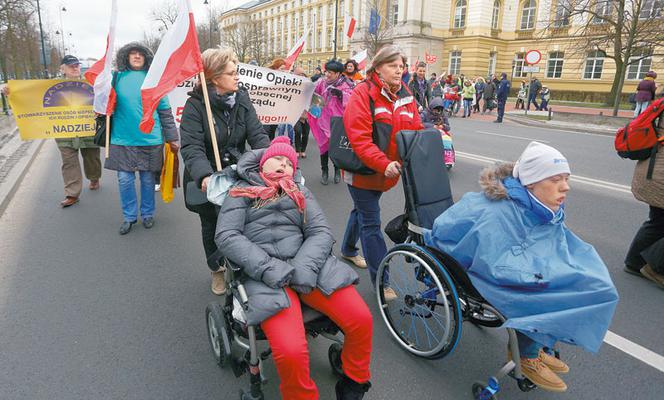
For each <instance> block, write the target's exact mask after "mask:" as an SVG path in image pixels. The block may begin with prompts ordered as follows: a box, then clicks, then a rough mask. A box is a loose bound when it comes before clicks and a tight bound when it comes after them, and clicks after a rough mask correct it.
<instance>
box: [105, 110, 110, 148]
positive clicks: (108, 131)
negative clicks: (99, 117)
mask: <svg viewBox="0 0 664 400" xmlns="http://www.w3.org/2000/svg"><path fill="white" fill-rule="evenodd" d="M110 145H111V116H110V115H109V114H108V113H107V114H106V150H105V151H106V158H108V153H109V149H108V148H109V147H110Z"/></svg>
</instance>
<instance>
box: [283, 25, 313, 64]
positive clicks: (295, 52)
mask: <svg viewBox="0 0 664 400" xmlns="http://www.w3.org/2000/svg"><path fill="white" fill-rule="evenodd" d="M308 35H309V29H306V30H305V31H304V35H302V37H301V38H300V39H299V40H298V41H297V42H295V46H293V48H292V49H290V51H289V52H288V55H287V56H286V64H285V65H286V70H287V71H290V69H291V67H292V66H293V64H295V60H297V57H298V56H299V55H300V53H301V52H302V50H303V49H304V41H305V39H306V38H307V36H308Z"/></svg>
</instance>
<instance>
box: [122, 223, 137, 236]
mask: <svg viewBox="0 0 664 400" xmlns="http://www.w3.org/2000/svg"><path fill="white" fill-rule="evenodd" d="M135 223H136V221H124V222H123V223H122V225H120V235H126V234H128V233H129V231H130V230H131V226H132V225H134V224H135Z"/></svg>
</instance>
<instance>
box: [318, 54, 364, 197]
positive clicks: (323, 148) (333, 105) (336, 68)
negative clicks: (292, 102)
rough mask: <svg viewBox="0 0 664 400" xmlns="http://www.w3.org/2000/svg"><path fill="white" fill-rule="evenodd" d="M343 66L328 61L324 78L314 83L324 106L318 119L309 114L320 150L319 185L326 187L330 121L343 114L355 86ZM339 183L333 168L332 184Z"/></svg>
mask: <svg viewBox="0 0 664 400" xmlns="http://www.w3.org/2000/svg"><path fill="white" fill-rule="evenodd" d="M343 71H344V66H343V64H341V63H340V62H339V61H336V60H330V61H328V62H327V64H325V78H324V79H320V80H319V81H318V82H317V83H316V88H315V89H314V93H315V94H317V95H319V96H320V97H321V98H322V99H323V101H324V104H325V105H324V106H323V109H322V111H321V114H320V116H319V117H318V118H316V117H314V116H312V115H311V114H309V116H308V118H309V126H310V127H311V132H312V134H313V135H314V138H315V139H316V142H317V143H318V148H319V150H320V167H321V172H322V177H321V180H320V183H322V184H323V185H327V183H328V179H329V169H328V167H329V157H328V147H329V144H330V119H331V118H332V117H340V116H342V115H343V113H344V109H345V108H346V104H348V99H350V94H351V92H352V91H353V87H354V86H355V84H354V83H353V81H351V80H349V79H348V78H347V77H346V76H345V75H344V74H343ZM340 181H341V171H340V170H339V168H337V166H336V165H335V166H334V183H339V182H340Z"/></svg>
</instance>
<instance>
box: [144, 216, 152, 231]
mask: <svg viewBox="0 0 664 400" xmlns="http://www.w3.org/2000/svg"><path fill="white" fill-rule="evenodd" d="M153 226H154V218H152V217H146V218H143V227H145V229H150V228H152V227H153Z"/></svg>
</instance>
